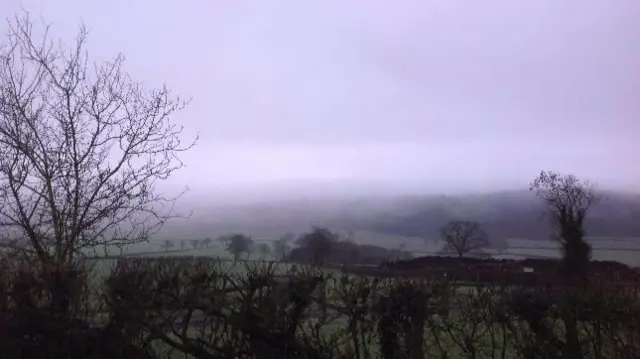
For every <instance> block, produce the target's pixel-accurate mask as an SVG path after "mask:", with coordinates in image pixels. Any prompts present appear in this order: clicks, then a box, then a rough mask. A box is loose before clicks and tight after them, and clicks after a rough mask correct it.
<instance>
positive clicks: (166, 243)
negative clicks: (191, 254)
mask: <svg viewBox="0 0 640 359" xmlns="http://www.w3.org/2000/svg"><path fill="white" fill-rule="evenodd" d="M174 245H175V244H174V243H173V241H172V240H169V239H167V240H165V241H164V243H163V244H162V248H164V251H165V252H168V251H169V248H172V247H173V246H174Z"/></svg>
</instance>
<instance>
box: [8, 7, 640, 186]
mask: <svg viewBox="0 0 640 359" xmlns="http://www.w3.org/2000/svg"><path fill="white" fill-rule="evenodd" d="M9 3H12V5H11V6H10V5H9ZM21 8H23V9H26V10H28V11H30V12H32V13H33V15H36V16H39V15H41V16H42V17H43V18H44V19H45V20H46V21H48V22H51V23H52V26H53V27H52V33H53V34H54V35H56V36H60V37H63V38H67V39H69V40H70V41H71V40H72V37H73V35H74V34H75V33H76V30H77V25H78V24H79V23H80V22H81V21H82V22H84V23H85V24H86V25H87V27H88V28H89V30H90V37H89V45H88V46H89V51H90V56H91V57H92V59H94V60H106V59H110V58H112V57H113V56H114V55H116V54H117V53H119V52H122V53H124V54H125V55H126V57H127V70H128V71H129V72H130V73H132V74H133V75H134V76H135V77H137V78H138V79H140V80H143V81H144V82H145V83H147V84H148V85H149V86H154V85H159V84H161V83H162V82H166V83H167V85H168V86H169V87H170V88H172V89H173V90H174V91H175V93H177V94H180V95H182V96H185V97H192V98H193V101H192V102H191V104H190V106H189V107H188V108H187V109H186V110H185V111H183V112H182V113H180V114H179V115H177V116H176V118H175V120H176V121H179V122H181V123H184V125H185V127H187V132H186V134H187V135H194V134H199V135H200V142H199V144H198V146H197V147H196V148H194V149H193V150H192V151H191V152H190V153H188V154H187V155H185V156H184V157H183V158H184V160H185V162H186V163H187V165H188V168H185V169H184V170H182V172H180V173H179V174H177V175H176V176H175V178H173V180H172V185H175V186H181V185H189V186H190V187H191V188H192V189H193V190H194V193H205V192H211V191H220V190H227V189H228V190H231V189H234V190H239V189H240V190H246V191H251V190H261V189H264V190H266V189H268V188H272V187H273V186H279V187H280V188H283V187H286V186H285V184H286V185H288V184H291V183H295V184H296V186H298V187H304V186H305V185H306V184H311V183H315V184H318V183H334V184H336V183H342V184H344V188H348V189H349V190H351V189H353V190H355V189H360V190H364V189H366V188H373V187H374V186H383V187H386V188H387V189H389V190H391V189H412V190H421V191H451V190H460V189H466V190H475V189H483V190H486V189H491V188H495V189H501V188H506V187H509V188H513V187H522V188H526V186H527V183H528V182H529V181H530V180H531V179H532V178H533V177H534V176H535V175H536V174H537V173H538V172H539V171H540V170H542V169H553V170H557V171H561V172H571V173H575V174H577V175H579V176H583V177H586V178H589V179H592V180H595V181H596V182H598V183H600V184H601V185H602V186H605V187H618V188H625V189H635V190H640V161H638V158H640V98H639V96H640V21H638V19H640V1H638V0H616V1H608V0H601V1H590V0H563V1H558V0H544V1H543V0H535V1H534V0H531V1H513V0H504V1H488V0H486V1H451V0H440V1H426V0H420V1H418V0H415V1H388V0H384V1H383V0H379V1H374V0H361V1H356V0H353V1H345V0H335V1H330V0H317V1H294V0H291V1H235V0H234V1H231V0H220V1H213V0H201V1H196V0H190V1H175V0H173V1H169V0H154V1H151V0H145V1H142V0H136V1H131V0H128V1H125V0H110V1H97V0H94V1H87V0H65V1H45V0H39V1H36V0H33V1H23V2H19V1H17V0H8V1H7V0H5V4H3V7H2V9H1V10H0V14H2V15H3V16H4V17H5V18H6V17H9V16H12V14H13V13H14V12H15V11H19V10H20V9H21Z"/></svg>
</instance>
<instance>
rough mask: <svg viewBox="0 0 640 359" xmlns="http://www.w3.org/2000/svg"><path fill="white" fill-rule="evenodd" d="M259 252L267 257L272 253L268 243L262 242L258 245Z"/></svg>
mask: <svg viewBox="0 0 640 359" xmlns="http://www.w3.org/2000/svg"><path fill="white" fill-rule="evenodd" d="M258 252H259V253H260V254H261V255H262V256H263V257H266V256H268V255H270V254H271V247H270V246H269V244H268V243H260V244H259V245H258Z"/></svg>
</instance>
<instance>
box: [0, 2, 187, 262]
mask: <svg viewBox="0 0 640 359" xmlns="http://www.w3.org/2000/svg"><path fill="white" fill-rule="evenodd" d="M46 30H47V31H45V32H44V34H43V36H42V37H41V38H40V37H38V36H37V35H36V34H35V33H34V27H33V23H32V21H31V19H30V18H29V16H28V14H25V15H24V16H22V17H16V18H15V19H14V21H11V22H10V23H9V29H8V35H7V37H6V39H5V42H4V43H3V45H2V46H1V47H0V61H1V65H0V226H2V228H3V229H4V230H5V232H6V234H5V235H6V236H11V237H13V238H16V239H18V240H21V241H24V242H26V243H28V248H27V249H28V250H29V251H31V252H32V253H34V254H35V255H37V258H38V259H39V260H41V261H43V262H49V263H53V262H55V263H68V262H70V261H72V260H73V258H74V257H75V256H77V255H82V254H84V253H86V251H87V250H95V249H96V248H99V247H101V246H102V247H105V248H107V247H109V246H122V245H127V244H131V243H136V242H141V241H146V240H148V238H149V237H150V235H151V234H153V233H154V232H156V231H157V230H158V229H159V228H160V227H161V226H162V224H163V223H164V222H165V221H166V220H167V219H169V218H171V217H173V216H175V215H176V214H175V213H174V212H173V210H172V206H171V205H172V203H173V202H174V201H175V199H176V198H177V197H167V196H165V195H162V194H160V193H159V192H158V191H156V190H155V184H156V183H157V182H158V181H162V180H165V179H167V178H168V177H170V176H171V174H172V173H173V172H174V171H176V170H177V169H179V168H181V167H182V166H183V164H182V162H180V160H179V159H178V157H177V156H178V154H180V153H181V152H182V151H185V150H187V149H189V148H191V147H192V146H193V145H194V143H195V141H194V142H189V143H188V144H183V143H182V142H181V133H182V127H180V126H176V125H175V124H174V123H173V122H172V121H171V117H172V115H174V114H175V112H176V111H178V110H180V109H182V108H183V107H184V106H185V105H186V102H184V101H182V100H180V99H179V98H177V97H173V96H172V95H171V93H170V91H169V90H168V89H167V88H165V87H162V88H159V89H151V90H149V89H145V88H144V87H143V86H142V85H141V84H140V83H139V82H136V81H134V80H133V79H132V78H131V77H130V76H129V75H128V74H127V73H126V72H124V71H123V68H122V67H123V63H124V57H123V56H122V55H118V56H117V57H115V59H113V60H112V61H108V62H103V63H101V64H95V65H94V64H91V63H89V61H88V58H87V55H86V50H85V43H86V35H87V32H86V31H85V29H84V28H83V27H81V28H80V31H79V34H78V36H77V37H76V39H75V43H74V44H73V45H72V46H71V47H64V45H57V44H58V42H55V44H54V41H52V40H51V39H50V38H49V36H48V27H46ZM167 204H168V205H169V206H167Z"/></svg>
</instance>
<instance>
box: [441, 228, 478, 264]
mask: <svg viewBox="0 0 640 359" xmlns="http://www.w3.org/2000/svg"><path fill="white" fill-rule="evenodd" d="M440 235H441V237H442V240H443V241H444V243H445V244H444V248H443V252H445V253H453V254H455V255H457V256H458V257H462V256H464V255H466V254H467V253H470V252H474V251H478V250H480V249H482V248H486V247H488V246H489V236H488V235H487V233H486V232H485V231H484V230H482V227H481V226H480V223H478V222H475V221H451V222H449V223H447V224H446V225H445V226H444V227H442V228H441V229H440Z"/></svg>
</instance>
